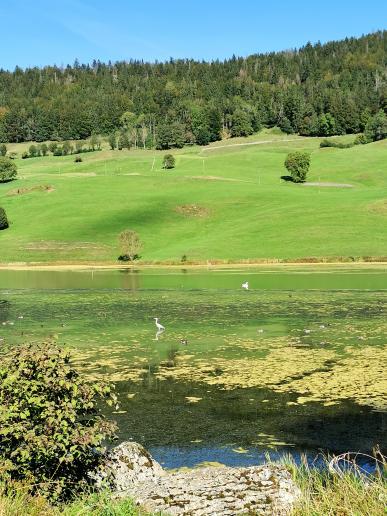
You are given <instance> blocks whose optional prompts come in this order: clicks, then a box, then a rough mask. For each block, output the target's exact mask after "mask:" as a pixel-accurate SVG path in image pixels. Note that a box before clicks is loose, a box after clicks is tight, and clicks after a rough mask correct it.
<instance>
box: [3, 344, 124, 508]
mask: <svg viewBox="0 0 387 516" xmlns="http://www.w3.org/2000/svg"><path fill="white" fill-rule="evenodd" d="M101 402H106V403H107V404H108V405H110V406H114V407H115V406H116V405H117V398H116V396H115V394H114V392H113V391H112V388H111V387H110V386H109V385H107V384H103V383H99V382H88V381H86V380H84V379H83V378H82V376H80V375H79V374H78V373H77V371H76V370H75V369H74V367H73V366H72V364H71V362H70V359H69V356H68V354H67V353H66V352H65V351H63V350H62V349H59V348H57V347H56V346H54V345H53V344H51V343H46V344H31V345H27V346H25V345H24V346H22V347H20V348H17V349H13V350H11V351H10V352H8V353H7V354H5V355H3V356H2V357H1V364H0V429H1V430H0V463H1V480H2V483H3V485H6V486H7V485H8V484H9V485H10V486H12V485H13V483H14V482H15V481H16V482H25V483H26V484H28V486H29V487H28V489H30V490H31V492H32V494H34V493H35V492H39V493H41V494H43V495H46V496H48V497H50V498H51V499H54V500H56V501H61V500H65V499H67V498H71V497H73V496H74V495H76V494H77V493H78V492H80V491H83V490H86V489H87V487H88V484H89V483H90V478H89V476H88V473H89V472H90V471H92V470H94V468H95V467H97V466H98V465H99V464H100V463H101V461H102V460H103V442H104V439H105V438H108V437H111V436H113V435H114V432H115V425H114V424H113V423H112V422H109V421H107V420H106V419H105V418H104V417H103V415H102V414H101V411H100V407H101Z"/></svg>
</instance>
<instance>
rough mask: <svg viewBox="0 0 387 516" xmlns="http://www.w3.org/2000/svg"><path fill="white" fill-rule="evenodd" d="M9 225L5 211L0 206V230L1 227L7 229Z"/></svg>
mask: <svg viewBox="0 0 387 516" xmlns="http://www.w3.org/2000/svg"><path fill="white" fill-rule="evenodd" d="M8 227H9V224H8V219H7V214H6V213H5V210H4V208H1V207H0V231H1V230H2V229H7V228H8Z"/></svg>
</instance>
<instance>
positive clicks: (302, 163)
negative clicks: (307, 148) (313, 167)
mask: <svg viewBox="0 0 387 516" xmlns="http://www.w3.org/2000/svg"><path fill="white" fill-rule="evenodd" d="M309 166H310V154H309V152H299V151H296V152H290V153H289V154H288V155H287V156H286V160H285V167H286V169H287V170H288V172H290V175H291V176H292V180H293V182H294V183H302V182H303V181H305V179H306V174H307V173H308V171H309Z"/></svg>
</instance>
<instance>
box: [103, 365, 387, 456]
mask: <svg viewBox="0 0 387 516" xmlns="http://www.w3.org/2000/svg"><path fill="white" fill-rule="evenodd" d="M117 392H118V395H119V400H120V404H121V407H120V412H121V413H116V414H109V416H110V417H113V418H116V420H117V421H118V423H119V428H120V432H119V439H120V441H123V440H128V439H133V440H134V441H138V442H141V443H142V444H143V445H144V446H146V447H147V448H160V449H161V448H163V449H164V452H163V453H164V456H165V460H169V459H168V457H167V456H166V453H167V452H166V450H167V449H170V450H173V449H174V448H183V449H184V450H187V457H188V459H189V457H190V456H191V455H190V454H195V452H194V451H192V450H196V449H203V448H205V449H207V450H209V449H213V450H215V449H216V450H218V451H217V452H216V454H215V455H214V456H212V458H208V457H210V455H209V456H208V457H207V458H206V460H212V461H219V462H222V461H221V460H218V459H219V453H220V452H219V450H221V449H223V447H226V449H227V450H228V451H227V453H228V454H229V453H230V449H234V450H236V451H234V452H233V453H234V456H235V457H234V460H235V461H236V462H238V460H239V459H238V457H239V456H241V457H240V460H242V462H241V464H242V463H243V460H245V457H244V456H245V454H246V453H247V452H245V451H244V449H243V448H249V449H250V448H253V449H254V450H255V452H254V457H256V454H257V453H259V454H262V456H263V455H264V454H265V453H266V452H268V451H270V450H272V451H273V450H280V451H281V453H284V452H285V451H287V452H289V453H293V450H295V451H296V452H297V453H298V452H300V451H301V450H304V451H306V450H307V451H308V453H309V454H310V455H311V456H312V455H314V456H315V455H317V454H318V453H319V452H321V451H324V452H335V453H341V452H344V451H348V450H351V451H359V452H360V451H361V452H368V453H369V452H371V451H372V449H373V448H374V447H375V446H377V445H379V446H380V447H381V448H382V450H386V445H387V442H386V434H385V431H386V426H387V414H386V413H382V412H377V411H375V410H372V409H371V408H369V407H366V406H359V405H358V404H356V403H355V402H353V401H351V400H346V401H343V402H342V403H339V404H337V405H334V406H329V407H327V406H324V405H323V404H322V403H317V402H313V403H308V404H303V405H297V404H295V405H291V406H289V405H288V403H289V402H292V403H296V400H297V397H298V394H297V393H278V392H274V391H272V390H270V389H234V390H232V391H224V390H220V389H219V388H217V387H213V386H209V385H201V384H197V383H182V382H175V381H168V380H163V381H159V380H157V378H155V377H154V376H153V375H152V374H149V375H148V376H147V377H146V378H144V380H143V382H142V384H141V385H139V384H137V383H136V384H135V383H131V382H122V383H118V384H117ZM128 395H129V398H128ZM199 456H201V455H200V453H199ZM242 456H243V457H242ZM188 459H187V460H188ZM189 460H190V459H189ZM189 460H188V462H189ZM254 460H255V459H254Z"/></svg>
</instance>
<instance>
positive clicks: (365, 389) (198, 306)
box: [0, 266, 387, 467]
mask: <svg viewBox="0 0 387 516" xmlns="http://www.w3.org/2000/svg"><path fill="white" fill-rule="evenodd" d="M244 281H248V282H249V286H250V288H249V290H248V291H245V290H243V289H242V288H241V284H242V283H243V282H244ZM386 300H387V273H386V270H385V268H383V267H382V266H379V267H377V266H374V267H372V266H370V267H358V268H345V267H325V268H324V267H320V268H319V267H309V268H302V267H288V268H286V267H282V268H281V267H277V268H276V267H266V268H260V269H254V268H246V269H238V268H235V269H231V270H222V269H217V270H212V271H204V270H196V271H188V270H168V271H165V270H156V269H155V270H145V271H144V270H141V271H140V270H137V271H135V270H128V269H123V270H115V271H106V270H105V271H83V272H79V271H78V272H71V271H64V272H59V271H58V272H55V271H50V272H48V271H5V270H2V271H0V339H1V340H0V345H1V347H2V349H7V348H9V347H12V346H13V345H15V344H16V343H21V342H27V341H28V342H29V341H40V340H43V339H48V338H49V339H53V340H55V341H57V342H58V344H59V345H60V346H64V347H68V348H69V349H70V350H71V353H72V357H73V361H74V363H75V364H76V366H77V367H78V368H79V369H80V370H81V371H82V373H83V374H85V375H87V376H88V377H89V378H91V379H93V378H105V379H107V380H109V381H112V382H114V383H115V384H116V388H117V392H118V395H119V399H120V407H119V409H118V410H116V411H114V413H110V414H108V415H109V416H110V417H113V418H115V419H116V420H117V421H118V423H119V427H120V431H119V436H118V437H119V439H120V440H124V439H133V440H135V441H139V442H141V443H142V444H144V445H145V446H147V447H148V448H150V449H151V450H152V452H153V453H154V454H155V456H156V458H158V459H159V460H161V462H163V463H164V465H166V466H167V467H177V466H191V465H194V464H197V463H200V462H208V463H217V462H224V463H228V464H250V463H251V464H253V463H256V462H257V461H258V462H259V461H261V460H263V459H264V456H265V453H267V452H270V453H273V454H281V453H286V452H290V453H292V454H295V455H297V454H300V453H307V454H309V456H315V455H316V453H318V451H320V450H322V451H325V452H335V451H347V450H348V451H357V450H362V451H370V450H371V449H372V448H373V447H374V446H380V447H382V448H385V447H386V442H385V432H386V423H387V417H386V408H387V396H386V391H387V388H386V386H387V381H386V369H387V368H386V366H387V352H386V340H387V338H386V336H387V318H386V311H387V310H386V307H387V305H386ZM155 317H158V318H159V319H160V322H161V323H162V324H163V325H164V326H165V331H163V332H157V328H156V326H155V321H154V318H155Z"/></svg>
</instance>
